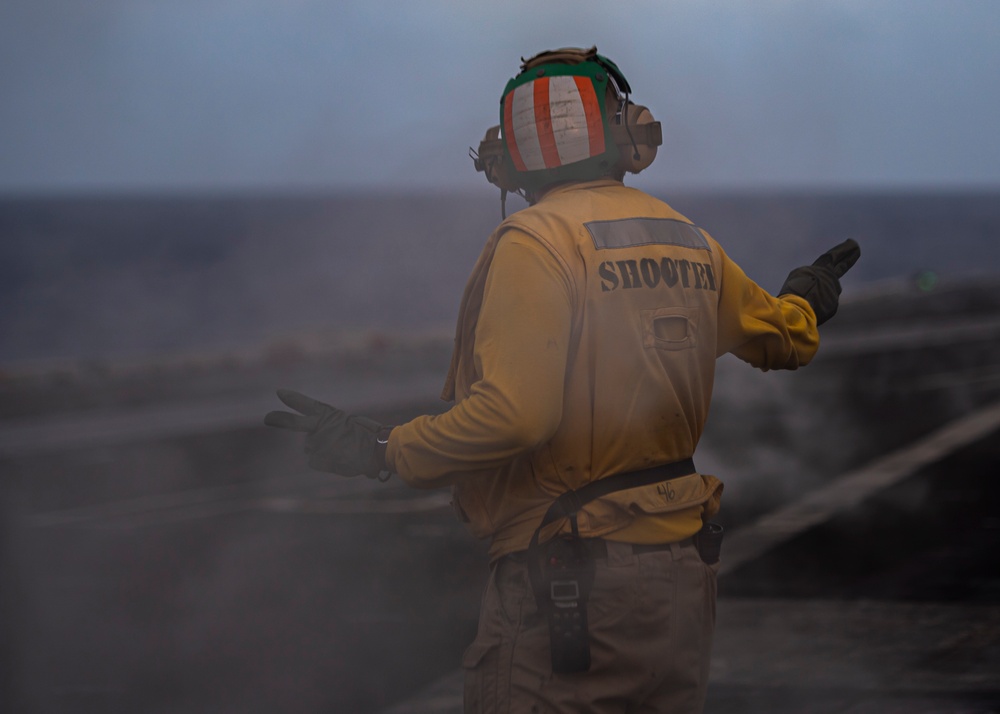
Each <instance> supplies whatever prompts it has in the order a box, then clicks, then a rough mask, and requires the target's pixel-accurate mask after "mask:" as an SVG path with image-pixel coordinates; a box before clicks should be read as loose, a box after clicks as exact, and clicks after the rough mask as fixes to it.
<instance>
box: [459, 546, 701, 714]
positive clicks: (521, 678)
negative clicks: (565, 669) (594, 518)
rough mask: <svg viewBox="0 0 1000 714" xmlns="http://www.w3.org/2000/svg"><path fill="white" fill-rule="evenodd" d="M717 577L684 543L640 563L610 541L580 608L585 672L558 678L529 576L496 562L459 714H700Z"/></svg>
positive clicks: (518, 566)
mask: <svg viewBox="0 0 1000 714" xmlns="http://www.w3.org/2000/svg"><path fill="white" fill-rule="evenodd" d="M716 569H717V566H713V567H709V566H707V565H705V564H704V563H703V562H702V560H701V558H700V557H699V555H698V551H697V549H696V548H695V547H694V545H692V544H691V543H690V541H685V542H683V543H682V544H673V545H672V546H670V548H669V549H668V550H662V551H656V552H651V553H641V554H638V555H636V554H633V553H632V546H631V545H628V544H624V543H611V542H609V543H608V557H607V560H606V561H605V560H603V559H599V560H598V561H597V573H596V577H595V580H594V586H593V590H592V592H591V595H590V602H589V604H588V606H587V611H588V617H589V619H590V643H591V645H590V646H591V658H592V664H591V668H590V671H588V672H582V673H579V674H558V675H557V674H553V673H552V667H551V662H550V655H549V642H548V638H549V630H548V624H547V622H546V620H545V617H544V616H543V615H541V614H539V612H538V609H537V606H536V604H535V598H534V595H533V594H532V592H531V584H530V583H529V581H528V573H527V567H526V565H525V564H524V562H523V560H521V559H518V558H517V557H516V556H515V557H507V558H501V559H500V560H499V561H497V563H496V564H494V566H493V568H492V569H491V572H490V579H489V582H488V584H487V587H486V591H485V593H484V595H483V602H482V609H481V612H480V618H479V631H478V633H477V635H476V639H475V640H474V641H473V643H472V644H471V645H470V646H469V648H468V649H467V650H466V652H465V655H464V657H463V660H462V664H463V666H464V667H465V669H466V677H465V711H466V714H508V713H509V714H563V713H568V712H574V713H576V714H581V713H583V712H587V713H588V714H611V713H612V712H613V713H614V714H626V713H627V714H635V713H638V712H642V713H643V714H653V713H654V712H656V713H659V712H669V713H670V714H678V713H685V714H686V713H688V712H701V711H702V708H703V707H704V703H705V693H706V687H707V684H708V666H709V657H710V653H711V645H712V634H713V632H714V629H715V596H716V581H715V570H716Z"/></svg>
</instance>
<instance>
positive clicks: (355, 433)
mask: <svg viewBox="0 0 1000 714" xmlns="http://www.w3.org/2000/svg"><path fill="white" fill-rule="evenodd" d="M278 399H280V400H281V401H283V402H284V403H285V404H286V405H288V406H289V407H291V408H292V409H294V410H295V411H297V412H300V413H299V414H292V413H291V412H281V411H274V412H268V413H267V414H266V415H265V416H264V423H265V424H267V425H268V426H273V427H277V428H279V429H290V430H292V431H302V432H306V433H307V434H308V436H307V437H306V443H305V452H306V454H308V456H309V466H310V467H312V468H314V469H316V470H317V471H330V472H332V473H337V474H340V475H342V476H357V475H359V474H364V475H365V476H368V477H369V478H376V477H380V476H381V475H382V474H383V473H384V472H385V471H386V466H385V447H386V444H387V443H388V439H389V434H388V432H389V431H390V429H389V428H388V427H384V426H382V425H381V424H379V423H378V422H377V421H374V420H372V419H368V418H367V417H362V416H354V415H350V414H347V413H346V412H344V411H342V410H340V409H337V408H336V407H332V406H330V405H329V404H324V403H323V402H320V401H317V400H315V399H313V398H311V397H307V396H306V395H304V394H300V393H299V392H295V391H292V390H291V389H279V390H278Z"/></svg>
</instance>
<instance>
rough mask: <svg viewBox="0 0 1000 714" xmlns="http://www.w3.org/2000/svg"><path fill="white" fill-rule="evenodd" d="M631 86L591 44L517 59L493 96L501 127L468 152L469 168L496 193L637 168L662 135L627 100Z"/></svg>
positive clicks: (646, 112)
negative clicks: (517, 69)
mask: <svg viewBox="0 0 1000 714" xmlns="http://www.w3.org/2000/svg"><path fill="white" fill-rule="evenodd" d="M631 91H632V90H631V87H630V86H629V84H628V81H627V80H626V79H625V76H624V75H623V74H622V73H621V70H619V69H618V66H617V65H615V63H614V62H612V61H611V60H609V59H608V58H607V57H604V56H602V55H599V54H597V48H596V47H591V48H590V49H588V50H585V49H577V48H566V49H560V50H551V51H547V52H542V53H540V54H538V55H535V56H534V57H532V58H531V59H529V60H524V59H523V58H522V64H521V72H520V74H518V75H517V76H516V77H514V78H513V79H511V80H510V81H509V82H507V86H506V88H505V89H504V91H503V96H502V97H501V99H500V125H499V126H494V127H491V128H490V129H488V130H487V132H486V136H485V137H484V138H483V141H482V142H480V144H479V152H478V153H476V152H471V155H472V158H473V160H474V162H475V166H476V170H477V171H482V172H484V173H485V174H486V178H487V179H488V180H489V181H490V183H492V184H495V185H497V186H499V187H500V189H501V191H502V192H503V194H506V192H507V191H515V192H523V191H528V192H534V191H537V190H538V189H540V188H543V187H545V186H548V185H550V184H554V183H560V182H564V181H583V180H591V179H596V178H601V177H604V176H612V177H616V178H621V177H622V176H623V175H624V174H625V172H629V173H639V172H640V171H642V170H643V169H645V168H646V167H647V166H649V165H650V164H651V163H652V162H653V159H654V158H655V157H656V147H657V146H659V145H660V144H661V143H662V135H661V129H660V123H659V122H657V121H654V120H653V116H652V114H651V113H650V112H649V110H648V109H647V108H646V107H643V106H639V105H637V104H633V103H632V102H631V101H629V94H630V93H631Z"/></svg>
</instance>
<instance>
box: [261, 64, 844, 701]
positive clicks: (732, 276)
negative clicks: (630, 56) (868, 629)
mask: <svg viewBox="0 0 1000 714" xmlns="http://www.w3.org/2000/svg"><path fill="white" fill-rule="evenodd" d="M630 92H631V89H630V87H629V85H628V82H627V81H626V80H625V77H624V76H623V75H622V73H621V71H620V70H619V69H618V67H617V66H615V64H614V63H613V62H611V61H610V60H609V59H607V58H606V57H603V56H602V55H599V54H597V51H596V48H591V49H589V50H582V49H565V50H556V51H553V52H544V53H542V54H540V55H537V56H535V57H533V58H532V59H530V60H527V61H525V62H524V63H523V65H522V67H521V72H520V74H518V75H517V76H516V77H514V78H513V79H511V80H510V82H509V83H508V84H507V87H506V89H505V90H504V92H503V96H502V103H501V111H500V126H499V127H494V128H493V129H492V130H490V131H489V132H487V135H486V138H485V139H484V140H483V142H482V143H481V145H480V149H479V152H478V155H477V156H476V157H475V159H476V167H477V169H479V170H481V171H483V172H485V173H486V176H487V178H488V179H489V180H490V181H491V182H492V183H494V184H496V185H498V186H499V187H500V188H501V190H502V192H503V193H502V195H503V196H505V195H506V192H507V191H519V192H523V193H524V195H525V197H526V198H527V199H528V202H529V203H530V204H531V205H530V206H529V207H528V208H526V209H525V210H522V211H519V212H517V213H515V214H513V215H511V216H510V217H507V218H506V219H505V220H504V221H503V222H502V223H501V224H500V226H499V227H498V228H497V229H496V231H495V232H494V233H493V235H492V236H490V238H489V240H488V241H487V243H486V246H485V248H484V249H483V252H482V254H481V256H480V258H479V260H478V262H477V263H476V266H475V268H474V269H473V273H472V276H471V277H470V279H469V282H468V285H467V286H466V289H465V293H464V296H463V299H462V304H461V309H460V312H459V317H458V328H457V333H456V341H455V351H454V354H453V356H452V364H451V369H450V371H449V374H448V377H447V383H446V386H445V390H444V397H445V398H446V399H447V400H453V401H454V406H452V408H451V409H449V410H448V411H446V412H445V413H443V414H440V415H436V416H422V417H418V418H416V419H414V420H413V421H410V422H408V423H406V424H402V425H399V426H395V427H393V428H389V427H384V426H382V425H379V424H376V423H374V422H372V421H371V420H368V419H365V418H363V417H357V416H350V415H347V414H345V413H344V412H342V411H340V410H338V409H335V408H333V407H331V406H328V405H326V404H323V403H321V402H317V401H314V400H312V399H310V398H308V397H305V396H303V395H301V394H297V393H295V392H288V391H281V392H279V396H280V398H281V399H282V401H284V402H285V403H286V404H288V405H289V406H290V407H292V408H293V409H295V410H296V411H297V412H299V413H297V414H292V413H289V412H272V413H270V414H268V415H267V417H266V420H265V421H266V423H268V424H269V425H272V426H278V427H283V428H289V429H295V430H299V431H305V432H307V434H308V436H307V438H306V451H307V453H308V454H309V463H310V465H311V466H313V467H314V468H318V469H321V470H327V471H332V472H335V473H339V474H342V475H345V476H354V475H358V474H362V473H364V474H367V475H369V476H375V475H378V474H380V473H382V472H394V473H397V474H399V476H400V477H401V478H402V479H403V480H404V481H406V482H407V483H408V484H410V485H412V486H414V487H417V488H436V487H440V486H446V485H447V486H451V487H452V489H453V492H454V503H455V507H456V510H457V512H458V513H459V515H460V517H461V518H462V520H463V521H465V523H466V524H467V525H468V527H469V529H470V530H471V531H472V533H473V534H475V535H476V536H478V537H480V538H489V539H490V543H491V547H490V557H491V565H492V567H491V574H490V580H489V583H488V585H487V590H486V593H485V595H484V599H483V609H482V612H481V615H480V623H479V631H478V634H477V636H476V639H475V641H474V642H473V643H472V645H471V646H470V647H469V648H468V650H467V651H466V653H465V656H464V658H463V665H464V666H465V668H466V669H467V677H466V692H465V707H466V711H468V712H508V711H510V712H609V713H610V712H619V713H620V712H626V711H628V712H633V711H634V712H640V711H643V712H668V711H669V712H698V711H701V709H702V707H703V704H704V700H705V692H706V685H707V677H708V665H709V655H710V650H711V641H712V633H713V629H714V624H715V594H716V584H715V570H716V568H717V566H716V565H715V564H716V563H717V561H718V535H717V533H716V532H715V530H713V529H712V528H710V527H708V526H706V524H707V523H708V519H709V518H711V517H712V516H713V515H714V514H715V513H716V512H717V511H718V510H719V503H720V498H721V495H722V484H721V483H720V482H719V480H718V479H716V478H715V477H713V476H709V475H705V474H701V473H699V472H698V471H697V470H696V469H695V467H694V463H693V461H692V455H693V454H694V451H695V447H696V445H697V444H698V440H699V437H700V436H701V433H702V429H703V426H704V424H705V420H706V418H707V415H708V407H709V401H710V398H711V393H712V383H713V376H714V370H715V360H716V358H717V357H719V356H720V355H723V354H725V353H727V352H731V353H733V354H735V355H737V356H738V357H739V358H741V359H743V360H745V361H746V362H749V363H750V364H751V365H753V366H755V367H758V368H761V369H796V368H798V367H799V366H802V365H805V364H807V363H808V362H809V361H810V360H811V359H812V357H813V355H814V354H815V353H816V350H817V348H818V346H819V334H818V331H817V325H818V324H820V323H822V322H823V321H824V320H826V319H829V318H830V317H831V316H832V315H833V314H834V313H835V312H836V309H837V303H838V298H839V294H840V283H839V277H840V276H842V275H843V274H844V273H845V272H846V271H847V270H848V269H849V268H850V266H851V265H853V263H854V262H855V261H856V260H857V257H858V255H859V253H860V251H859V249H858V247H857V244H856V243H854V242H853V241H847V242H846V243H844V244H841V245H840V246H837V247H836V248H834V249H832V250H831V251H829V252H828V253H826V254H824V255H823V256H821V257H820V259H819V260H817V261H816V263H814V264H813V265H811V266H805V267H802V268H797V269H796V270H793V271H792V273H791V274H790V275H789V278H788V280H787V281H786V283H785V285H784V286H783V287H782V289H781V290H780V291H779V296H778V297H774V296H772V295H770V294H768V293H767V292H765V291H764V290H763V289H762V288H760V287H759V286H758V285H757V284H756V283H754V282H753V281H752V280H750V279H749V278H747V276H746V275H745V274H744V273H743V271H742V270H740V268H739V267H738V266H737V265H736V264H735V263H733V262H732V261H731V260H730V259H729V258H728V257H727V256H726V254H725V252H724V251H723V249H722V247H721V246H720V245H719V244H718V243H717V242H716V241H715V240H714V239H713V238H712V237H711V236H709V235H708V234H707V233H706V232H705V231H703V230H701V229H700V228H698V227H696V226H695V225H693V224H692V223H691V222H690V221H689V220H688V219H687V218H685V217H684V216H682V215H680V214H679V213H677V212H676V211H674V210H673V209H672V208H671V207H670V206H668V205H667V204H665V203H663V202H662V201H659V200H657V199H654V198H652V197H651V196H649V195H647V194H645V193H643V192H641V191H638V190H635V189H631V188H627V187H626V186H625V185H624V184H623V183H622V179H623V177H624V175H625V173H626V172H631V173H638V172H639V171H641V170H642V169H644V168H645V167H646V166H648V165H649V164H650V162H652V160H653V158H654V157H655V153H656V146H657V145H658V144H659V143H660V126H659V124H658V123H657V122H655V121H653V119H652V116H651V114H650V112H649V110H648V109H646V108H645V107H641V106H638V105H635V104H633V103H632V102H631V101H630V100H629V94H630Z"/></svg>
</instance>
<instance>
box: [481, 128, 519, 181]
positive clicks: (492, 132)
mask: <svg viewBox="0 0 1000 714" xmlns="http://www.w3.org/2000/svg"><path fill="white" fill-rule="evenodd" d="M472 160H473V163H474V164H475V167H476V171H482V172H483V173H484V174H486V180H487V181H489V182H490V183H491V184H493V185H494V186H497V187H498V188H501V189H503V190H504V191H510V192H512V193H514V192H516V191H518V190H519V189H520V185H519V184H518V182H517V176H516V174H515V173H514V172H513V171H512V170H511V167H510V164H509V162H508V161H505V160H504V144H503V139H502V138H501V137H500V126H499V125H497V126H491V127H490V128H489V129H487V130H486V135H485V136H483V140H482V141H480V142H479V151H478V153H472Z"/></svg>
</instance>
